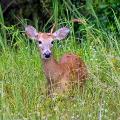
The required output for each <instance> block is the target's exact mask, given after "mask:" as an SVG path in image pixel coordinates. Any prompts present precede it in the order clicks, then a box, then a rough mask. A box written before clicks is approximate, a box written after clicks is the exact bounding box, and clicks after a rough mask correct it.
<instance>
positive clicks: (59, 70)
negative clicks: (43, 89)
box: [25, 26, 87, 93]
mask: <svg viewBox="0 0 120 120" xmlns="http://www.w3.org/2000/svg"><path fill="white" fill-rule="evenodd" d="M25 31H26V34H27V35H28V36H29V37H30V38H32V39H34V40H36V42H37V44H38V47H39V50H40V53H41V58H42V62H43V66H44V72H45V76H46V78H47V83H48V84H47V85H48V89H49V92H50V93H51V90H53V91H52V92H55V93H59V92H60V93H61V92H63V91H67V90H68V89H69V88H70V86H71V83H72V82H73V83H78V84H80V86H82V85H83V83H84V82H85V79H86V76H87V68H86V66H85V64H84V62H83V61H82V60H81V59H80V58H79V57H78V56H77V55H75V54H65V55H64V56H63V57H62V58H61V60H60V61H59V62H57V61H56V60H55V59H54V57H53V55H52V52H51V48H52V46H53V41H55V40H63V39H64V38H65V37H66V36H67V35H68V33H69V31H70V30H69V29H68V28H67V27H63V28H60V29H59V30H57V31H56V32H54V33H41V32H37V30H36V29H35V28H34V27H32V26H27V27H25Z"/></svg>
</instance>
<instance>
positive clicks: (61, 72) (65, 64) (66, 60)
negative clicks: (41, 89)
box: [43, 54, 87, 93]
mask: <svg viewBox="0 0 120 120" xmlns="http://www.w3.org/2000/svg"><path fill="white" fill-rule="evenodd" d="M43 64H44V71H45V75H46V78H47V80H48V81H47V82H48V87H49V91H51V90H53V92H57V93H61V92H63V91H67V90H68V89H69V87H71V82H74V83H78V84H80V86H82V85H83V83H84V82H85V78H86V77H87V68H86V66H85V64H84V62H83V61H82V60H81V59H80V58H79V57H78V56H77V55H74V54H65V55H64V56H63V57H62V58H61V60H60V62H59V63H58V62H57V61H56V60H55V59H54V58H50V59H49V60H43Z"/></svg>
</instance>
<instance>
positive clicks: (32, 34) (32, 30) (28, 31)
mask: <svg viewBox="0 0 120 120" xmlns="http://www.w3.org/2000/svg"><path fill="white" fill-rule="evenodd" d="M25 32H26V34H27V35H28V37H30V38H31V39H36V38H37V35H38V32H37V30H36V29H35V28H34V27H33V26H30V25H28V26H26V27H25Z"/></svg>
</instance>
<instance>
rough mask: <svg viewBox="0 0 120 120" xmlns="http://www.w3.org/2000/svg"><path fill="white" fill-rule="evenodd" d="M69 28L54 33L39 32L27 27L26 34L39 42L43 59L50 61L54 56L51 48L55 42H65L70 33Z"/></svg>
mask: <svg viewBox="0 0 120 120" xmlns="http://www.w3.org/2000/svg"><path fill="white" fill-rule="evenodd" d="M69 31H70V30H69V28H67V27H62V28H60V29H58V30H57V31H56V32H54V33H52V32H51V33H42V32H37V30H36V29H35V28H34V27H33V26H30V25H29V26H26V27H25V32H26V34H27V35H28V37H29V38H31V39H34V40H36V41H37V44H38V47H39V49H40V51H41V57H42V58H43V59H49V58H50V57H51V55H52V52H51V48H52V46H53V42H54V41H55V40H63V39H64V38H65V37H66V36H67V35H68V33H69Z"/></svg>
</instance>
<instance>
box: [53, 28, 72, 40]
mask: <svg viewBox="0 0 120 120" xmlns="http://www.w3.org/2000/svg"><path fill="white" fill-rule="evenodd" d="M69 32H70V29H69V28H67V27H63V28H60V29H58V30H57V31H56V32H54V33H53V36H54V37H55V39H57V40H62V39H64V38H65V37H66V36H67V35H68V33H69Z"/></svg>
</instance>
